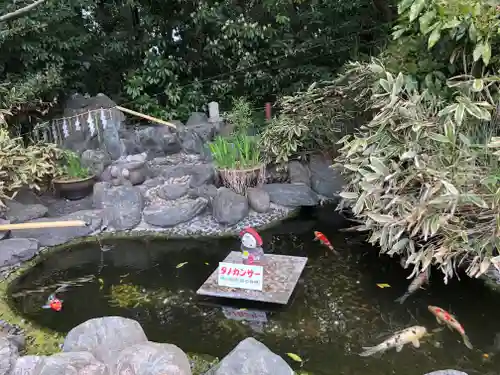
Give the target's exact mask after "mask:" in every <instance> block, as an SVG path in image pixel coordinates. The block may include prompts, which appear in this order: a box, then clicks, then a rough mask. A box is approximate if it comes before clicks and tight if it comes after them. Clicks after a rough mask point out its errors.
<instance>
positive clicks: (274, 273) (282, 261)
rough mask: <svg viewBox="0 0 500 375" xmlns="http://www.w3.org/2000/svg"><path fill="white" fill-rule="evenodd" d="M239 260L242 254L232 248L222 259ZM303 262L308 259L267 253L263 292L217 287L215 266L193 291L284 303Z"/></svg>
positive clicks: (295, 281)
mask: <svg viewBox="0 0 500 375" xmlns="http://www.w3.org/2000/svg"><path fill="white" fill-rule="evenodd" d="M241 261H242V257H241V252H239V251H231V252H230V253H229V255H228V256H227V257H226V258H225V259H224V262H227V263H241ZM306 263H307V258H304V257H295V256H290V255H276V254H266V255H265V265H264V275H263V279H264V280H265V281H264V286H263V289H262V291H260V290H248V289H241V288H229V287H225V286H219V284H218V282H217V269H216V270H215V271H214V272H212V274H211V275H210V276H209V277H208V279H207V280H206V281H205V282H204V283H203V285H202V286H201V287H200V288H199V289H198V291H197V292H196V294H199V295H202V296H211V297H221V298H233V299H245V300H250V301H260V302H268V303H279V304H282V305H286V304H287V303H288V301H289V300H290V296H291V295H292V293H293V290H294V289H295V286H296V285H297V283H298V281H299V278H300V275H301V274H302V271H303V270H304V267H305V265H306Z"/></svg>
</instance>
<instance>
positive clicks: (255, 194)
mask: <svg viewBox="0 0 500 375" xmlns="http://www.w3.org/2000/svg"><path fill="white" fill-rule="evenodd" d="M247 198H248V204H249V205H250V208H251V209H252V210H254V211H255V212H261V213H265V212H267V211H269V208H270V207H271V199H270V197H269V194H268V193H267V191H265V190H262V189H259V188H248V189H247Z"/></svg>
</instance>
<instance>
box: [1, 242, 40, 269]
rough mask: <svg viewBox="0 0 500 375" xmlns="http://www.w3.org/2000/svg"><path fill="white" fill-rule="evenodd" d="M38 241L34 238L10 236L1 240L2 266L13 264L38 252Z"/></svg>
mask: <svg viewBox="0 0 500 375" xmlns="http://www.w3.org/2000/svg"><path fill="white" fill-rule="evenodd" d="M38 248H39V245H38V241H37V240H34V239H32V238H9V239H7V240H3V241H0V268H2V267H6V266H13V265H15V264H18V263H20V262H24V261H26V260H28V259H31V258H33V257H34V256H35V255H36V254H37V253H38Z"/></svg>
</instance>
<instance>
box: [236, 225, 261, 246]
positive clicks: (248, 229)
mask: <svg viewBox="0 0 500 375" xmlns="http://www.w3.org/2000/svg"><path fill="white" fill-rule="evenodd" d="M245 233H248V234H250V235H252V236H253V237H254V238H255V240H256V241H257V246H262V244H263V242H262V238H261V237H260V235H259V233H257V231H256V230H255V229H253V228H250V227H248V228H245V229H243V230H242V231H241V232H240V237H241V236H243V235H244V234H245Z"/></svg>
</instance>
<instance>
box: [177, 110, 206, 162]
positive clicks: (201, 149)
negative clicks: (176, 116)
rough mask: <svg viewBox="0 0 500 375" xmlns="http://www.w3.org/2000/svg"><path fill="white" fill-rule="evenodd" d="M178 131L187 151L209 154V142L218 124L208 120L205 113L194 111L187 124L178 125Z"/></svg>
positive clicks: (183, 146) (182, 144)
mask: <svg viewBox="0 0 500 375" xmlns="http://www.w3.org/2000/svg"><path fill="white" fill-rule="evenodd" d="M177 131H178V135H179V139H180V141H181V146H182V149H183V150H184V151H185V152H187V153H195V154H201V155H204V156H208V154H209V150H208V149H207V142H209V141H210V140H212V138H213V136H214V135H215V133H216V126H215V125H214V124H212V123H210V122H209V121H208V117H207V115H206V114H205V113H202V112H194V113H192V114H191V116H189V119H188V120H187V122H186V125H185V126H178V127H177Z"/></svg>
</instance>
